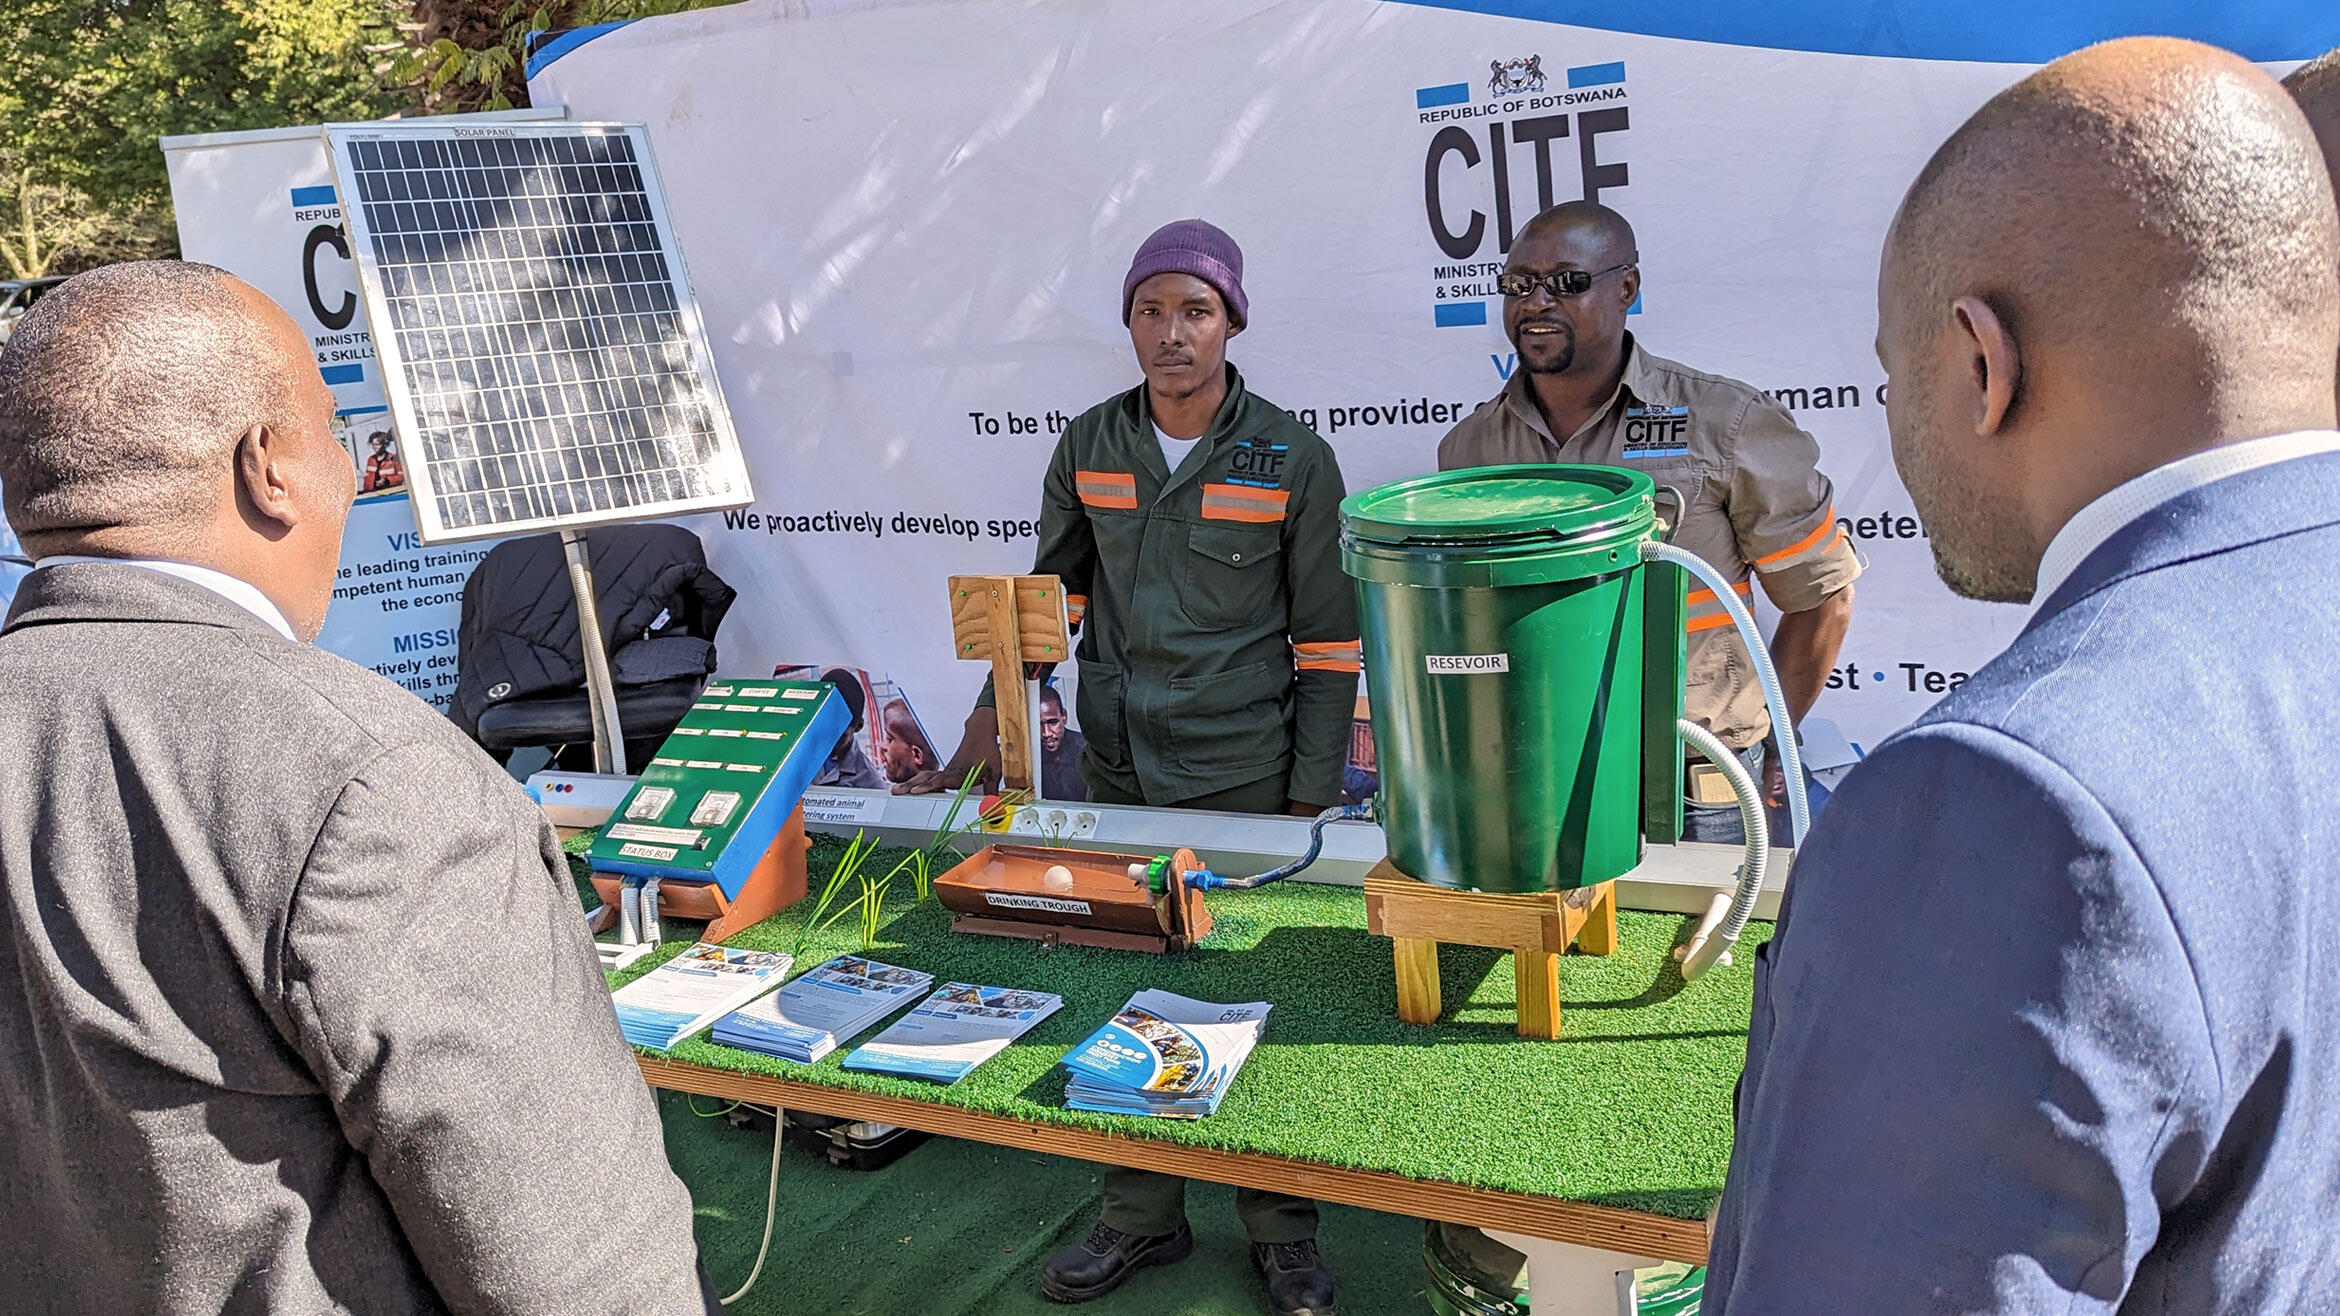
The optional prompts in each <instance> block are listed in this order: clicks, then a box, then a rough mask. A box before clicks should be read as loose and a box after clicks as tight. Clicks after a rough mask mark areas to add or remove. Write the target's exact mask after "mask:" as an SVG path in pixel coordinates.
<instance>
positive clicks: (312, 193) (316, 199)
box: [292, 184, 333, 206]
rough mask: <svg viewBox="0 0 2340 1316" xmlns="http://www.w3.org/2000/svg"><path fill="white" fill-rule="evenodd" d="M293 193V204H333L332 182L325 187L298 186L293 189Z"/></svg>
mask: <svg viewBox="0 0 2340 1316" xmlns="http://www.w3.org/2000/svg"><path fill="white" fill-rule="evenodd" d="M292 194H293V204H294V205H296V206H329V205H332V204H333V188H332V185H330V184H327V185H325V186H323V187H296V188H294V189H293V190H292Z"/></svg>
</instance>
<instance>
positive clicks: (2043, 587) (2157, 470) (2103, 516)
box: [2031, 430, 2340, 605]
mask: <svg viewBox="0 0 2340 1316" xmlns="http://www.w3.org/2000/svg"><path fill="white" fill-rule="evenodd" d="M2327 452H2340V431H2334V430H2301V431H2299V432H2297V433H2294V434H2270V435H2268V436H2266V437H2265V438H2259V439H2245V440H2243V441H2242V442H2241V443H2229V444H2226V445H2225V446H2223V447H2217V448H2212V449H2209V450H2208V451H2206V452H2197V453H2194V454H2192V455H2190V456H2185V457H2180V458H2178V459H2177V460H2176V461H2173V462H2171V463H2169V464H2168V465H2166V466H2156V467H2154V468H2153V469H2152V470H2150V471H2147V472H2145V473H2144V474H2143V475H2140V476H2138V477H2137V478H2136V479H2133V480H2130V481H2128V482H2127V483H2125V484H2122V485H2119V486H2117V487H2115V488H2113V489H2111V490H2108V491H2107V492H2105V493H2104V494H2102V495H2101V496H2099V497H2098V498H2097V499H2096V500H2095V501H2094V502H2091V503H2090V504H2088V505H2087V506H2086V507H2083V508H2081V509H2080V510H2079V511H2078V512H2076V513H2074V514H2073V516H2072V519H2071V520H2069V521H2066V522H2065V523H2064V528H2063V529H2061V530H2058V531H2057V532H2056V537H2055V538H2054V539H2051V540H2049V541H2048V546H2047V552H2045V553H2043V554H2041V555H2040V559H2039V584H2038V586H2037V587H2036V588H2034V589H2033V590H2032V592H2031V599H2032V602H2033V603H2034V604H2035V605H2037V604H2044V603H2046V602H2047V601H2048V599H2049V598H2051V597H2053V596H2054V594H2055V592H2056V591H2057V590H2058V589H2060V588H2062V586H2063V584H2064V582H2065V581H2066V580H2069V579H2070V578H2071V576H2072V573H2073V572H2074V571H2075V570H2077V569H2078V568H2079V566H2080V564H2081V563H2082V562H2085V561H2087V560H2088V555H2089V554H2091V553H2093V552H2095V551H2096V550H2097V549H2099V548H2102V547H2103V546H2104V542H2105V541H2106V540H2108V539H2110V538H2112V537H2113V535H2114V534H2115V533H2117V532H2118V531H2119V530H2120V529H2121V527H2123V526H2125V525H2128V524H2129V523H2130V522H2132V521H2135V520H2136V519H2137V518H2138V517H2141V516H2143V515H2145V514H2146V513H2147V512H2150V511H2152V510H2153V509H2154V508H2156V507H2159V506H2161V505H2162V504H2163V503H2166V502H2168V501H2169V500H2170V499H2172V498H2176V497H2178V496H2179V495H2181V494H2189V493H2192V492H2193V491H2194V490H2196V489H2199V488H2201V487H2203V486H2204V485H2207V484H2215V483H2217V482H2218V481H2220V480H2223V479H2225V478H2226V477H2228V476H2230V475H2240V474H2242V473H2243V472H2245V471H2255V470H2257V469H2259V468H2260V467H2262V466H2272V465H2274V464H2275V463H2277V462H2287V461H2291V460H2293V459H2294V458H2298V457H2313V456H2316V455H2317V454H2319V453H2327Z"/></svg>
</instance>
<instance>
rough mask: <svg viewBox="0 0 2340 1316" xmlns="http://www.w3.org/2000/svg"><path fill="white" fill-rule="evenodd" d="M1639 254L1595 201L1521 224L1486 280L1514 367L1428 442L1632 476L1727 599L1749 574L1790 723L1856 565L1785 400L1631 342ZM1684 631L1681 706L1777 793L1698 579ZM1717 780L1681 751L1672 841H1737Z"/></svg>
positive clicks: (1461, 460)
mask: <svg viewBox="0 0 2340 1316" xmlns="http://www.w3.org/2000/svg"><path fill="white" fill-rule="evenodd" d="M1638 259H1639V257H1638V255H1637V253H1636V251H1635V248H1634V241H1633V229H1632V226H1631V225H1629V224H1627V223H1626V222H1625V218H1624V216H1622V215H1619V214H1618V213H1617V212H1616V211H1614V210H1611V209H1609V208H1608V207H1607V206H1603V205H1599V204H1597V203H1594V202H1590V201H1571V202H1568V203H1566V204H1565V205H1559V206H1554V207H1553V208H1551V209H1550V210H1547V211H1545V212H1544V213H1542V214H1540V215H1538V216H1536V217H1535V218H1534V219H1533V220H1531V221H1529V222H1528V225H1527V227H1526V228H1525V229H1523V230H1522V231H1521V232H1520V235H1519V238H1518V240H1517V241H1515V242H1514V243H1512V246H1511V254H1510V258H1509V260H1508V261H1507V262H1506V263H1505V265H1504V270H1503V274H1502V276H1501V277H1500V278H1499V279H1498V280H1497V281H1496V286H1497V288H1498V289H1499V290H1500V291H1501V292H1502V293H1503V328H1504V331H1505V332H1506V333H1507V334H1508V335H1510V338H1511V343H1512V346H1513V347H1514V348H1515V349H1517V355H1516V357H1515V358H1514V359H1515V360H1516V362H1517V366H1516V368H1514V369H1513V371H1512V373H1511V377H1510V379H1509V381H1508V382H1506V383H1505V385H1504V387H1503V391H1502V392H1500V393H1498V394H1496V395H1495V396H1494V397H1493V398H1492V399H1490V400H1488V401H1487V402H1485V403H1484V404H1482V405H1481V406H1480V407H1479V409H1478V410H1476V411H1474V412H1472V413H1471V414H1470V415H1469V416H1467V417H1465V418H1464V419H1463V421H1462V423H1461V424H1458V425H1456V426H1455V427H1454V429H1453V430H1452V431H1451V432H1449V433H1448V434H1447V436H1446V438H1445V439H1444V440H1443V441H1441V442H1440V443H1439V445H1438V466H1439V469H1441V470H1454V469H1457V468H1460V467H1467V466H1495V465H1502V464H1506V463H1512V462H1585V463H1591V464H1595V465H1601V466H1622V467H1626V468H1629V469H1632V470H1638V471H1642V472H1644V473H1646V474H1647V475H1648V476H1649V477H1650V478H1651V479H1653V480H1655V481H1656V482H1657V484H1658V487H1659V489H1660V490H1661V493H1660V495H1659V498H1660V508H1659V510H1660V512H1661V514H1663V515H1665V516H1666V517H1667V519H1668V520H1670V521H1672V522H1674V523H1675V524H1676V529H1675V530H1674V532H1673V541H1674V542H1675V543H1676V544H1679V545H1681V546H1682V547H1684V548H1687V549H1689V550H1690V551H1692V552H1694V553H1697V554H1698V555H1699V556H1701V557H1703V558H1705V559H1706V560H1707V561H1709V562H1712V563H1713V564H1714V565H1715V566H1717V567H1719V568H1721V569H1722V571H1723V574H1725V575H1727V576H1729V577H1730V578H1731V579H1732V580H1733V581H1734V582H1736V585H1737V590H1738V593H1739V595H1740V596H1741V598H1742V599H1746V598H1750V597H1752V594H1753V591H1754V582H1755V581H1756V580H1757V579H1760V580H1761V581H1762V582H1763V590H1764V593H1765V594H1767V595H1769V596H1770V598H1771V601H1772V602H1773V603H1774V604H1776V605H1778V607H1779V610H1780V612H1781V613H1782V614H1783V615H1782V616H1781V618H1780V622H1779V626H1778V629H1777V630H1776V631H1775V632H1774V634H1773V637H1772V641H1771V656H1772V660H1773V661H1774V662H1775V663H1776V664H1777V665H1778V667H1779V679H1780V684H1781V686H1782V687H1783V689H1784V691H1785V693H1786V695H1787V704H1788V711H1789V713H1790V714H1791V715H1792V716H1794V717H1795V718H1796V719H1798V720H1799V721H1800V720H1801V719H1802V718H1803V716H1804V714H1805V713H1806V712H1807V711H1809V710H1810V709H1811V707H1812V704H1813V701H1815V700H1816V699H1818V698H1819V697H1820V691H1821V690H1822V689H1823V688H1825V687H1826V685H1827V684H1828V673H1829V669H1830V668H1832V667H1834V666H1835V665H1836V651H1837V649H1838V647H1839V646H1840V645H1842V644H1843V643H1844V632H1845V626H1846V623H1847V622H1849V621H1850V620H1851V618H1852V599H1853V591H1852V582H1853V578H1854V577H1856V576H1858V575H1860V574H1861V562H1860V559H1859V558H1858V557H1857V556H1856V555H1855V554H1854V552H1853V550H1852V546H1851V544H1850V543H1848V542H1847V541H1846V539H1845V536H1844V534H1843V533H1842V532H1841V531H1840V530H1839V529H1838V528H1837V524H1836V511H1835V508H1834V507H1833V506H1832V505H1831V494H1832V491H1831V489H1830V486H1829V483H1828V477H1827V476H1824V475H1822V474H1821V473H1820V470H1819V458H1820V450H1819V447H1818V445H1817V444H1815V443H1814V442H1813V441H1812V436H1811V435H1809V434H1806V433H1804V431H1803V430H1801V429H1799V428H1797V427H1796V423H1795V421H1794V420H1792V419H1790V418H1789V416H1788V413H1787V410H1786V409H1785V408H1783V407H1781V406H1780V405H1779V404H1778V403H1777V402H1774V401H1773V400H1772V399H1771V398H1769V397H1767V396H1765V395H1764V394H1763V393H1762V392H1761V391H1760V390H1758V389H1756V388H1754V387H1753V386H1752V385H1748V384H1742V383H1740V382H1739V381H1737V380H1735V379H1724V378H1722V377H1720V376H1717V375H1710V374H1706V373H1704V372H1703V371H1697V370H1692V369H1690V368H1689V367H1687V366H1684V365H1679V364H1677V363H1675V362H1672V361H1668V360H1666V359H1664V358H1663V357H1659V356H1656V355H1654V354H1652V353H1649V352H1645V351H1643V350H1642V348H1641V345H1640V344H1639V343H1638V342H1636V341H1634V338H1633V335H1632V334H1630V333H1628V332H1626V329H1625V313H1626V310H1627V309H1628V308H1629V307H1631V306H1632V305H1633V303H1634V302H1635V300H1636V299H1638V298H1639V297H1640V295H1641V270H1640V267H1639V265H1638V264H1637V261H1638ZM1665 491H1671V492H1670V493H1669V492H1665ZM1689 629H1690V637H1689V666H1688V672H1687V678H1686V683H1685V684H1686V688H1685V690H1684V692H1683V706H1684V711H1685V712H1686V713H1687V715H1688V716H1689V717H1690V718H1691V719H1692V720H1693V721H1696V722H1698V723H1700V724H1702V725H1704V726H1705V727H1706V728H1707V729H1708V730H1710V731H1712V732H1714V733H1715V735H1716V736H1718V737H1720V738H1721V739H1722V741H1723V743H1724V744H1726V745H1729V746H1730V747H1731V748H1732V749H1734V750H1736V751H1738V752H1739V754H1740V756H1741V758H1742V759H1743V760H1744V761H1745V762H1746V764H1747V765H1748V767H1749V768H1750V769H1751V770H1752V771H1753V772H1754V773H1755V774H1756V775H1757V776H1758V777H1759V778H1760V779H1761V780H1763V781H1764V782H1765V783H1766V787H1767V794H1768V795H1769V796H1770V797H1771V802H1772V804H1773V805H1774V806H1775V807H1776V806H1779V805H1783V804H1784V803H1785V782H1784V779H1783V778H1782V777H1781V776H1780V775H1779V770H1778V761H1777V759H1776V758H1774V759H1773V760H1772V762H1771V767H1770V771H1769V772H1765V771H1764V758H1765V755H1764V741H1765V738H1766V737H1767V736H1769V735H1770V734H1771V733H1772V731H1773V730H1774V728H1773V727H1772V725H1771V718H1770V715H1769V714H1768V713H1767V712H1766V711H1765V709H1764V706H1763V691H1762V687H1761V686H1760V685H1759V684H1758V682H1757V680H1756V676H1755V667H1754V664H1753V662H1752V661H1751V660H1750V659H1749V657H1748V655H1747V651H1746V649H1745V647H1744V646H1743V645H1742V644H1741V642H1740V640H1739V637H1738V632H1737V631H1736V630H1735V629H1734V628H1733V627H1732V626H1731V624H1730V618H1729V616H1728V615H1726V613H1725V611H1724V607H1723V604H1722V603H1721V601H1720V600H1718V599H1716V598H1715V596H1714V592H1713V591H1712V590H1708V589H1703V588H1701V589H1695V590H1693V591H1692V592H1691V594H1690V611H1689ZM1720 778H1721V774H1720V773H1718V772H1716V771H1715V770H1714V769H1713V768H1712V767H1711V766H1709V765H1706V764H1704V763H1693V765H1692V771H1691V773H1690V792H1689V793H1690V797H1691V798H1690V800H1689V802H1688V804H1687V807H1686V808H1685V809H1684V811H1683V829H1684V839H1686V840H1693V841H1712V842H1720V843H1725V844H1738V843H1743V842H1744V840H1745V839H1746V838H1745V833H1744V832H1743V831H1742V830H1741V828H1740V822H1739V812H1738V807H1737V805H1736V803H1735V802H1734V801H1733V800H1732V798H1731V795H1730V792H1729V788H1728V787H1727V786H1726V785H1724V784H1723V783H1722V781H1721V779H1720ZM1775 834H1776V833H1775Z"/></svg>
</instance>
